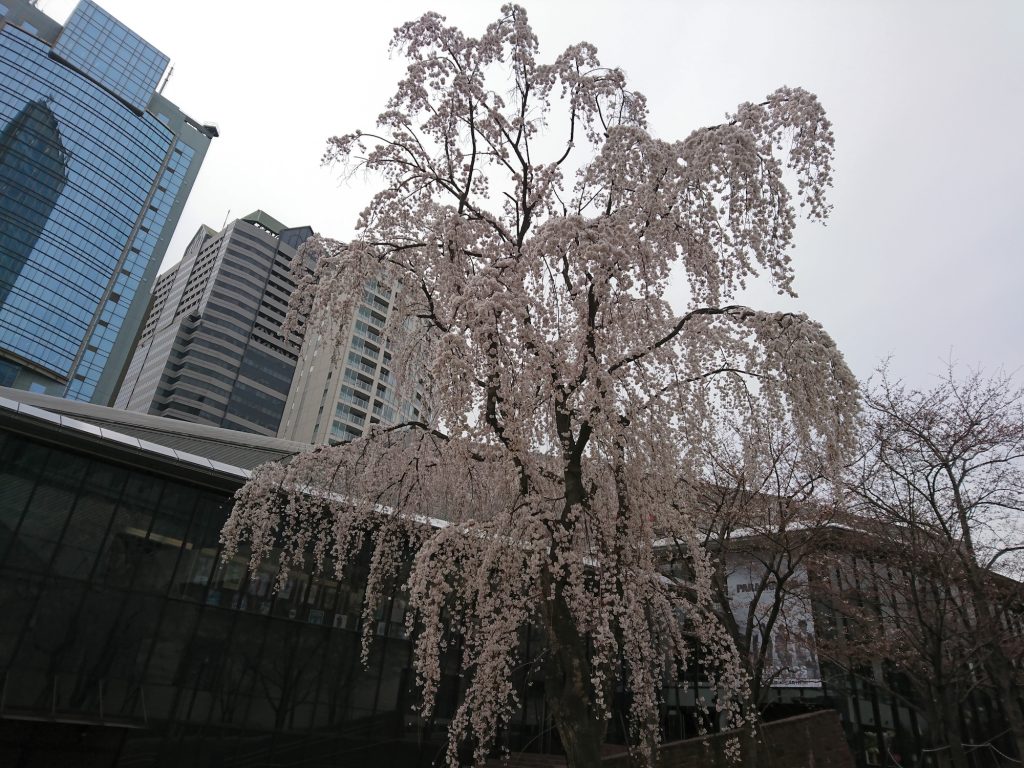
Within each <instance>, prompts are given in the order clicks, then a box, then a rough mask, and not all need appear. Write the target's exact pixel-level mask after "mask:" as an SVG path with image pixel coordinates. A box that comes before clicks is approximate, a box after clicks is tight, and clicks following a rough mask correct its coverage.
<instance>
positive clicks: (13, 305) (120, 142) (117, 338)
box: [0, 0, 217, 404]
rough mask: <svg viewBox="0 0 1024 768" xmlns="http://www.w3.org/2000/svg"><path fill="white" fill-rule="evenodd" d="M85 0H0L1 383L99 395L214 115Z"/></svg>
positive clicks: (149, 50)
mask: <svg viewBox="0 0 1024 768" xmlns="http://www.w3.org/2000/svg"><path fill="white" fill-rule="evenodd" d="M167 65H168V59H167V57H166V56H165V55H164V54H162V53H160V52H159V51H158V50H156V49H155V48H154V47H153V46H151V45H149V44H148V43H146V42H145V41H144V40H142V39H141V38H140V37H139V36H138V35H136V34H135V33H133V32H132V31H131V30H129V29H128V28H127V27H125V26H124V25H123V24H121V23H119V22H118V21H117V20H116V19H114V18H113V17H111V16H110V15H109V14H108V13H106V12H105V11H104V10H103V9H102V8H100V7H99V6H98V5H96V4H95V3H93V2H92V1H91V0H82V1H81V2H80V3H79V4H78V6H77V7H76V8H75V10H74V11H73V12H72V14H71V16H70V18H69V19H68V21H67V23H66V24H65V25H64V26H63V27H62V26H61V25H60V24H58V23H56V22H55V21H54V20H53V19H50V18H49V17H48V16H46V15H45V14H43V13H42V12H41V11H39V10H38V9H37V8H36V7H35V6H34V5H33V4H31V3H29V2H27V0H4V2H3V3H0V385H4V386H14V387H17V388H19V389H31V390H35V391H41V392H47V393H50V394H55V395H58V396H63V397H68V398H72V399H76V400H85V401H91V402H96V403H103V404H106V403H108V402H110V401H111V400H112V398H113V396H114V394H115V391H116V388H117V384H118V381H119V379H120V377H121V373H122V371H123V368H124V365H125V363H126V362H127V359H128V356H129V354H130V352H131V349H132V347H133V345H134V342H135V338H136V335H137V332H138V329H139V326H140V324H141V322H142V320H143V316H144V314H145V310H146V304H147V301H148V299H149V291H150V287H151V286H152V284H153V280H154V279H155V278H156V272H157V269H158V267H159V265H160V262H161V260H162V258H163V254H164V251H165V250H166V248H167V244H168V242H169V240H170V238H171V235H172V234H173V231H174V227H175V225H176V224H177V221H178V218H179V216H180V214H181V210H182V207H183V206H184V202H185V199H186V197H187V196H188V193H189V191H190V190H191V188H192V184H193V182H194V181H195V178H196V175H197V173H198V171H199V168H200V166H201V164H202V161H203V158H204V156H205V154H206V151H207V148H208V146H209V144H210V141H211V139H212V138H214V137H215V136H216V135H217V131H216V129H215V128H214V127H212V126H208V125H201V124H198V123H196V122H195V121H193V120H192V119H190V118H189V117H187V116H186V115H185V114H183V113H182V112H181V110H179V109H178V108H177V107H176V106H175V105H174V104H172V103H171V102H170V101H168V100H167V99H165V98H164V97H163V96H161V95H160V93H159V92H158V87H159V84H160V81H161V79H162V78H163V76H164V73H165V71H166V69H167Z"/></svg>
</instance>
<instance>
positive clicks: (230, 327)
mask: <svg viewBox="0 0 1024 768" xmlns="http://www.w3.org/2000/svg"><path fill="white" fill-rule="evenodd" d="M312 234H313V230H312V229H310V228H309V227H296V228H288V227H286V226H285V225H283V224H281V222H279V221H277V220H275V219H274V218H272V217H271V216H268V215H267V214H266V213H264V212H262V211H254V212H253V213H251V214H249V215H248V216H245V217H243V218H241V219H239V220H237V221H233V222H232V223H231V224H229V225H228V226H227V227H226V228H225V229H224V230H223V231H222V232H219V233H218V232H214V231H213V230H211V229H210V228H208V227H203V228H202V229H200V230H199V232H198V233H196V236H195V237H194V238H193V239H192V242H191V243H190V244H189V246H188V248H187V249H186V251H185V255H184V257H183V258H182V260H181V261H180V262H178V264H177V265H175V266H174V267H172V268H171V269H170V270H168V271H167V272H165V273H164V274H162V275H160V277H159V279H158V280H157V282H156V286H155V287H154V289H153V298H152V305H151V308H150V311H149V315H148V317H147V320H146V324H145V326H144V327H143V329H142V335H141V337H140V339H139V344H138V346H137V347H136V349H135V352H134V354H133V355H132V359H131V362H130V363H129V365H128V369H127V372H126V373H125V377H124V381H123V383H122V385H121V389H120V391H119V393H118V395H117V399H116V401H115V405H116V406H117V407H119V408H125V409H127V410H131V411H137V412H140V413H151V414H158V415H162V416H168V417H171V418H176V419H181V420H184V421H191V422H195V423H200V424H210V425H213V426H217V427H227V428H229V429H237V430H243V431H246V432H254V433H257V434H262V435H276V434H277V431H278V427H279V426H280V423H281V414H282V413H283V412H284V406H285V400H286V399H287V397H288V392H289V388H290V387H291V383H292V375H293V373H294V372H295V363H296V360H297V359H298V354H299V350H300V348H301V344H302V337H301V336H300V335H298V334H297V333H291V334H289V335H287V336H286V335H285V333H284V329H283V323H284V318H285V313H286V311H287V308H288V297H289V295H290V294H291V292H292V291H293V290H294V289H295V283H293V282H292V280H291V276H290V275H291V262H292V259H293V257H294V256H295V251H296V249H297V248H298V247H299V246H300V245H301V244H302V243H303V242H304V241H305V240H306V239H307V238H309V237H310V236H311V235H312Z"/></svg>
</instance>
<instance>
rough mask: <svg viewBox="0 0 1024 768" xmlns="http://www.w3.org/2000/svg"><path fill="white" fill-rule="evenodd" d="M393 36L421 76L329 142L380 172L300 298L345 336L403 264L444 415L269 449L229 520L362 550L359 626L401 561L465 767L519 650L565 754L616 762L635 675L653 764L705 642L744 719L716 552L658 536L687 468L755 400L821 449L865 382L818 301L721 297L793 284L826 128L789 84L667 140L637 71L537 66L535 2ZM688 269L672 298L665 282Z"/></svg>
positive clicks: (297, 552)
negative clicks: (671, 548) (683, 584)
mask: <svg viewBox="0 0 1024 768" xmlns="http://www.w3.org/2000/svg"><path fill="white" fill-rule="evenodd" d="M393 48H394V50H395V51H397V52H399V53H400V54H402V55H404V56H405V57H406V58H407V60H408V61H409V67H408V72H407V75H406V77H405V78H403V79H402V81H401V82H400V83H399V85H398V88H397V90H396V92H395V95H394V96H393V97H392V98H391V99H390V101H389V102H388V104H387V106H386V109H385V111H384V112H383V113H382V114H381V115H380V117H379V119H378V123H377V126H376V129H375V130H374V131H367V132H355V133H351V134H348V135H346V136H341V137H338V138H335V139H332V140H331V142H330V145H329V148H328V151H327V154H326V156H325V160H326V161H327V162H329V163H332V164H338V165H341V166H343V167H346V168H347V169H349V170H350V171H355V170H357V169H362V170H365V171H369V172H370V173H373V174H376V175H377V176H379V177H380V178H381V180H382V181H383V185H384V188H383V190H382V191H381V192H380V193H378V194H377V195H375V196H374V197H373V199H372V200H371V201H370V203H369V205H368V206H367V208H366V209H365V210H364V211H363V213H362V214H361V216H360V221H359V227H360V228H359V232H358V236H357V238H356V239H355V240H353V241H352V242H349V243H337V242H333V241H330V240H327V239H320V240H318V241H315V242H313V243H312V244H310V245H308V246H307V247H306V249H305V251H304V252H303V253H302V254H300V256H299V257H298V261H297V267H296V278H297V283H298V287H297V289H296V291H295V293H294V295H293V296H292V308H293V314H292V317H293V318H297V317H298V316H299V315H300V314H304V315H306V316H308V318H309V319H308V321H307V322H308V327H307V328H306V334H307V338H310V337H311V336H312V335H314V334H317V333H319V334H320V336H321V337H322V338H325V339H326V338H330V337H331V334H332V332H333V331H334V330H335V329H336V328H337V327H338V325H339V324H340V323H342V322H344V319H345V318H347V317H349V316H351V313H352V312H353V311H354V309H355V305H356V303H357V302H358V298H359V296H360V294H361V290H362V287H363V285H364V284H365V283H366V282H367V281H369V280H378V279H382V280H385V281H387V283H388V284H391V285H395V286H396V287H397V288H396V291H395V292H394V296H393V301H394V305H395V306H394V308H393V311H392V312H391V313H390V315H389V322H393V323H394V324H395V325H393V327H392V328H390V329H389V331H388V336H389V340H388V341H389V348H390V349H392V351H393V355H394V369H395V370H396V372H397V373H398V374H399V375H400V376H402V375H405V376H411V375H416V374H417V373H418V374H419V375H421V376H423V380H422V381H423V391H424V395H425V400H426V402H427V403H428V404H429V409H430V413H431V414H432V418H431V420H430V422H429V423H427V422H423V421H417V422H410V423H406V424H402V425H398V426H394V427H388V428H381V429H378V430H377V431H375V432H373V433H371V434H370V435H368V436H366V437H364V438H360V439H357V440H354V441H353V442H351V443H348V444H344V445H339V446H334V447H330V448H323V449H320V450H317V451H314V452H310V453H307V454H303V455H300V456H298V457H296V458H294V459H293V460H292V461H291V462H290V463H289V464H287V465H284V466H270V467H266V468H263V469H261V470H260V471H258V472H257V473H255V475H254V477H253V479H252V481H251V482H250V483H249V484H247V486H246V487H245V488H243V489H242V490H241V491H240V492H239V494H238V497H237V503H236V506H235V509H234V512H233V514H232V516H231V519H230V520H229V522H228V524H227V526H226V527H225V529H224V534H223V536H224V541H225V543H226V546H227V549H228V550H229V551H231V550H233V549H234V548H236V547H237V546H238V545H239V543H240V542H243V541H247V542H249V543H250V545H251V547H252V553H253V554H252V558H253V565H254V567H255V565H256V563H258V562H259V561H260V560H262V559H263V558H265V557H267V556H268V555H270V554H271V553H272V552H274V551H277V550H279V551H280V552H281V560H280V567H281V570H282V574H285V573H286V572H287V570H288V569H289V568H294V567H297V566H299V565H307V566H308V564H309V563H310V562H313V563H314V564H316V565H319V566H323V565H324V564H326V563H330V564H331V567H333V568H334V569H335V570H336V572H337V573H338V574H339V575H340V574H343V572H344V570H345V568H346V566H347V565H348V564H350V563H351V562H352V560H353V558H354V557H355V556H356V555H357V554H359V553H360V552H362V551H365V549H364V548H366V547H369V550H370V571H369V579H368V583H367V590H366V602H365V606H364V651H365V649H366V647H367V646H366V643H368V642H369V639H370V634H371V633H370V630H369V629H368V628H367V627H368V626H369V625H370V624H371V623H372V622H371V620H372V619H373V615H374V612H375V611H376V610H377V606H378V605H379V604H380V601H381V599H382V596H383V594H384V591H385V590H386V589H387V588H388V586H389V585H390V584H393V583H394V581H395V580H396V579H400V578H403V577H402V576H401V574H404V573H405V572H406V570H405V569H408V577H407V581H406V584H405V588H406V590H407V592H408V596H409V614H408V616H409V618H408V621H409V628H410V629H411V630H412V637H413V638H414V644H415V650H414V663H415V668H416V675H417V681H418V683H419V685H420V687H421V689H422V692H423V711H424V714H425V715H428V714H429V713H430V712H431V711H432V706H433V703H434V700H435V697H436V694H437V690H438V686H439V683H440V679H441V664H442V657H443V656H444V654H445V653H451V652H455V651H458V652H460V653H461V666H462V670H463V683H464V687H463V696H462V700H461V704H460V706H459V708H458V711H457V713H456V715H455V717H454V719H453V721H452V724H451V728H450V731H449V737H450V749H449V761H450V762H451V764H453V765H454V764H455V760H456V751H457V749H458V746H459V744H460V743H461V742H462V741H463V740H464V739H467V738H468V739H470V740H471V741H472V743H473V747H474V750H475V754H476V757H477V760H478V761H482V760H483V758H484V757H485V756H486V754H487V753H488V751H489V750H490V749H491V748H492V747H493V745H494V744H495V737H496V734H497V733H498V732H499V731H500V729H501V728H502V727H503V725H504V724H505V723H507V722H508V719H509V717H510V716H511V715H512V713H513V712H514V710H515V707H516V706H517V705H518V700H517V694H516V691H515V689H514V686H513V684H512V678H513V674H512V672H513V670H514V669H516V668H517V667H519V666H520V665H523V664H527V665H532V668H533V670H534V673H535V674H536V675H538V676H540V677H541V678H542V679H543V680H544V687H545V694H546V696H547V700H548V703H549V708H550V712H551V713H552V717H553V719H554V722H555V725H556V726H557V727H558V729H559V732H560V734H561V737H562V742H563V744H564V745H565V747H566V750H567V753H568V755H569V758H570V762H571V763H572V764H573V765H588V764H591V763H592V762H593V761H594V760H596V759H597V758H596V757H595V756H596V755H597V754H598V752H597V751H595V750H598V749H599V745H600V743H601V739H602V738H603V733H604V724H605V722H606V720H607V718H608V717H609V713H610V705H611V694H612V692H613V691H614V686H615V685H616V684H622V685H624V686H625V688H626V690H627V692H628V694H629V697H628V700H629V702H630V703H629V717H630V723H631V739H632V749H633V750H634V754H635V755H636V757H637V758H638V759H641V760H644V761H649V760H650V759H651V756H652V749H653V748H654V746H655V745H656V743H657V733H656V731H657V728H656V727H657V723H658V717H657V713H658V707H659V705H660V704H659V697H660V689H661V684H662V681H663V680H664V679H666V677H667V676H675V675H677V674H679V672H680V670H681V669H682V666H683V665H685V664H686V662H687V659H688V658H690V656H691V653H692V650H693V644H694V643H696V644H697V646H700V647H701V648H702V649H703V650H702V653H703V655H704V657H706V658H710V659H713V662H712V663H708V664H707V669H708V670H710V671H711V672H712V673H713V674H714V676H715V686H716V690H717V691H718V694H717V700H716V704H715V706H716V707H718V708H719V709H720V710H721V711H723V712H726V713H730V714H731V715H732V716H734V717H735V718H740V717H742V714H741V706H740V703H739V702H740V700H741V698H742V697H741V696H740V695H739V693H738V691H740V690H742V689H743V687H744V685H745V682H744V673H743V671H742V670H743V667H742V664H740V663H739V660H738V657H737V654H736V651H735V648H734V647H733V646H732V644H731V641H730V640H729V636H728V634H727V633H725V632H724V631H723V630H722V628H721V627H720V626H719V624H718V621H717V619H716V615H715V612H714V610H713V607H712V606H713V602H712V600H711V596H710V590H711V574H710V572H709V570H708V568H696V569H695V573H694V574H693V579H694V583H693V585H692V588H689V587H688V588H687V589H680V588H679V585H678V584H677V583H675V582H673V581H672V580H671V579H667V578H665V577H664V575H663V574H662V573H661V570H660V568H661V565H660V563H659V559H658V557H657V555H656V553H655V551H654V550H655V547H654V542H655V541H656V540H657V539H658V538H659V537H664V536H672V537H682V538H686V537H694V536H696V535H697V534H696V531H697V521H696V519H695V518H696V514H695V513H693V512H691V511H689V510H690V509H691V507H690V506H688V505H687V501H686V499H685V498H679V488H680V487H682V486H681V485H680V483H679V482H678V480H679V477H680V476H685V475H687V473H689V474H691V475H693V476H697V475H698V474H699V467H700V464H701V461H702V457H703V456H704V455H705V454H706V450H705V448H706V446H705V445H703V444H702V441H703V440H704V439H705V437H706V436H707V435H708V434H709V430H707V429H706V428H705V426H706V425H707V424H709V423H711V422H712V421H713V420H714V419H715V418H716V415H718V414H720V413H722V412H724V411H729V412H732V411H737V412H741V413H742V409H744V408H748V407H749V405H750V403H751V402H752V401H757V402H759V403H763V408H762V410H764V409H767V411H768V412H770V413H771V414H772V415H773V417H774V418H776V419H778V420H780V421H785V422H786V423H791V424H792V425H793V427H794V429H795V430H796V432H797V433H798V434H799V435H801V436H802V445H803V446H804V447H805V448H806V449H807V450H811V449H815V450H817V449H823V450H826V451H827V452H828V453H829V454H830V455H831V456H833V457H838V456H840V455H841V454H842V452H843V451H844V450H845V449H846V448H847V446H848V444H849V429H850V424H851V421H852V419H853V417H854V413H855V410H856V407H857V397H856V383H855V381H854V379H853V377H852V376H851V375H850V373H849V371H848V369H847V367H846V365H845V363H844V362H843V358H842V356H841V354H840V353H839V351H838V350H837V349H836V347H835V344H834V343H833V342H832V341H831V339H830V338H829V337H828V335H827V334H826V333H825V331H824V330H823V329H822V328H821V326H819V325H818V324H816V323H814V322H813V321H811V320H809V319H808V318H806V317H804V316H802V315H794V314H777V313H765V312H759V311H757V310H754V309H751V308H748V307H743V306H739V305H735V304H733V303H731V302H732V297H733V296H734V295H735V293H736V292H737V290H739V289H740V288H741V287H742V286H744V285H745V284H746V282H747V281H749V280H752V279H754V278H756V277H758V276H759V275H763V276H764V278H765V279H767V280H769V281H771V282H772V284H773V285H775V286H776V288H777V289H778V290H780V291H782V292H787V293H792V292H793V289H792V280H793V272H792V266H791V263H790V259H789V255H788V251H789V248H790V246H791V240H792V235H793V230H794V225H795V221H796V214H795V209H794V205H793V198H792V196H791V194H790V192H789V191H788V189H787V187H786V183H785V178H784V176H785V177H789V176H790V175H791V176H792V178H793V179H795V181H796V183H797V187H798V188H797V194H798V196H800V197H802V199H803V200H804V201H806V202H807V203H809V214H810V216H811V218H816V219H822V218H824V217H825V216H826V215H827V213H828V206H827V203H826V199H825V192H826V188H827V187H828V186H829V185H830V183H831V171H830V169H831V153H832V144H833V141H832V134H831V128H830V125H829V123H828V120H827V119H826V118H825V116H824V112H823V111H822V109H821V107H820V106H819V105H818V103H817V101H816V100H815V99H814V97H813V96H811V95H810V94H808V93H806V92H804V91H801V90H799V89H788V88H786V89H781V90H779V91H777V92H776V93H774V94H771V95H770V96H768V97H767V98H766V99H765V100H763V101H762V102H759V103H758V104H747V105H743V106H741V107H740V108H739V110H738V111H737V112H736V114H735V115H732V116H730V117H729V118H728V119H727V121H726V122H725V123H724V124H722V125H720V126H715V127H711V128H705V129H701V130H699V131H695V132H694V133H693V134H691V135H690V136H689V137H688V138H686V139H684V140H682V141H675V142H669V141H663V140H659V139H655V138H653V137H652V136H651V135H650V134H649V133H648V132H647V128H646V119H647V112H646V102H645V100H644V98H643V96H642V95H640V94H639V93H637V92H635V91H632V90H630V89H629V87H628V84H627V82H626V79H625V76H624V75H623V73H622V72H621V70H618V69H610V68H607V67H603V66H602V65H601V64H600V62H599V60H598V57H597V52H596V49H595V48H594V47H593V46H591V45H589V44H586V43H581V44H579V45H576V46H572V47H570V48H569V49H568V50H566V51H565V52H564V53H563V54H561V55H560V56H558V57H557V58H556V59H555V60H554V63H553V64H542V63H538V46H537V39H536V36H535V35H534V34H533V32H532V30H531V28H530V26H529V24H528V21H527V16H526V12H525V11H524V10H523V9H522V8H521V7H518V6H512V5H510V6H505V7H504V8H503V9H502V13H501V17H500V18H499V19H498V20H497V21H496V22H495V23H494V24H492V25H490V26H489V27H488V28H487V30H486V31H485V32H484V34H483V35H482V36H481V37H479V38H470V37H467V36H465V35H464V34H463V33H462V32H461V31H459V30H458V29H455V28H453V27H449V26H446V24H445V22H444V19H443V17H441V16H439V15H437V14H427V15H425V16H424V17H423V18H421V19H419V20H417V21H414V22H410V23H409V24H406V25H404V26H402V27H400V28H399V29H397V30H396V33H395V38H394V41H393ZM311 261H315V270H314V272H313V274H312V275H309V276H308V277H307V276H306V275H305V274H304V266H303V265H305V264H306V263H309V262H311ZM680 269H681V270H682V271H683V272H684V273H685V274H686V277H687V279H688V281H689V288H690V298H691V301H690V305H689V306H688V307H686V308H685V310H684V311H683V312H682V313H679V312H677V311H675V310H673V308H672V306H671V305H670V304H669V302H668V300H667V297H666V291H667V289H668V287H669V283H670V279H671V278H672V276H673V275H674V274H677V273H678V272H679V271H680ZM293 322H298V321H297V320H294V321H293ZM339 343H341V341H339ZM275 548H277V550H275ZM282 578H284V576H282ZM527 626H533V627H536V628H537V629H538V630H539V631H540V633H541V634H542V635H543V637H544V639H545V641H546V646H547V648H546V650H545V651H544V652H543V654H542V655H541V656H540V657H539V658H521V643H520V638H521V636H522V634H523V633H524V632H525V630H526V627H527ZM588 761H590V762H588Z"/></svg>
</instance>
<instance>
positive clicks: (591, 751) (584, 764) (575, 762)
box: [543, 594, 605, 768]
mask: <svg viewBox="0 0 1024 768" xmlns="http://www.w3.org/2000/svg"><path fill="white" fill-rule="evenodd" d="M543 613H544V618H545V622H544V623H545V630H546V635H547V642H548V653H547V656H546V658H545V662H544V694H545V696H546V698H547V701H548V706H549V707H550V708H551V715H552V718H553V719H554V721H555V727H556V728H558V735H559V737H560V738H561V740H562V747H563V748H564V749H565V755H566V758H567V760H568V763H569V766H571V768H593V767H594V766H599V765H600V764H601V745H602V744H603V743H604V735H605V720H604V718H603V717H600V716H599V715H598V714H597V713H595V712H593V711H591V708H590V701H592V699H593V697H592V695H591V687H592V683H591V677H592V675H591V672H592V670H591V664H590V658H589V655H588V653H587V643H586V641H585V639H584V638H583V637H581V636H580V634H579V632H578V631H577V629H576V624H575V622H574V621H573V620H572V615H571V613H570V612H569V606H568V605H566V603H565V600H564V598H563V597H562V596H561V595H560V594H556V596H555V598H554V599H552V600H548V601H546V602H545V605H544V609H543Z"/></svg>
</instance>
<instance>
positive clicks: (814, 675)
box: [728, 561, 821, 688]
mask: <svg viewBox="0 0 1024 768" xmlns="http://www.w3.org/2000/svg"><path fill="white" fill-rule="evenodd" d="M762 584H764V589H763V590H762V591H761V592H760V596H758V589H760V588H761V585H762ZM786 584H787V588H786V590H785V593H784V595H783V598H782V603H781V610H780V611H779V616H778V618H777V619H776V621H775V625H774V627H773V628H772V632H771V634H770V635H769V636H768V644H769V649H768V664H767V669H766V679H768V680H770V681H771V685H772V687H776V688H820V687H821V670H820V668H819V667H818V654H817V651H816V650H815V642H814V617H813V614H812V612H811V604H810V600H809V599H808V598H807V596H806V588H807V571H806V570H805V569H804V568H803V567H800V568H798V569H797V571H796V573H794V575H793V576H792V577H790V579H788V580H787V582H786ZM728 585H729V598H730V601H731V603H732V612H733V616H735V617H736V621H737V623H738V624H739V626H740V630H741V631H744V630H746V627H747V616H748V614H749V609H750V605H751V603H752V602H753V601H754V599H755V597H757V604H756V606H755V608H754V614H753V620H754V623H755V624H756V625H757V626H758V627H759V628H760V629H761V631H759V632H758V631H755V632H754V634H753V642H752V645H753V648H752V652H754V653H756V652H757V651H758V650H759V648H760V643H761V642H762V638H763V637H764V634H765V633H764V628H765V627H766V626H768V622H769V620H770V615H771V611H772V608H773V607H774V606H775V604H776V595H775V591H776V590H775V584H774V582H773V581H772V580H771V579H765V570H764V567H763V566H762V565H761V564H760V563H757V562H751V561H738V562H734V563H732V564H731V566H730V568H729V580H728Z"/></svg>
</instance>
